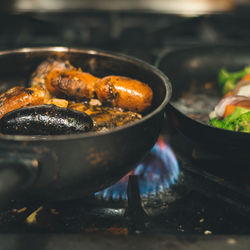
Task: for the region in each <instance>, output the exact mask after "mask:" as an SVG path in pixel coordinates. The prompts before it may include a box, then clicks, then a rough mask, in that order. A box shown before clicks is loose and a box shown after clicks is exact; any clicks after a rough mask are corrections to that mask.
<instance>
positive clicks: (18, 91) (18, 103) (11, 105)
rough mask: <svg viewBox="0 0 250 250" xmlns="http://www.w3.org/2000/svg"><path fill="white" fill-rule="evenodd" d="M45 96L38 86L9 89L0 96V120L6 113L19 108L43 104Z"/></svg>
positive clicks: (44, 92)
mask: <svg viewBox="0 0 250 250" xmlns="http://www.w3.org/2000/svg"><path fill="white" fill-rule="evenodd" d="M45 94H46V91H45V90H44V89H43V88H41V87H39V86H37V87H33V88H24V87H13V88H11V89H10V90H8V91H6V92H5V93H3V94H1V95H0V118H2V117H3V116H4V115H5V114H6V113H8V112H10V111H12V110H15V109H18V108H21V107H25V106H34V105H40V104H43V103H44V99H45Z"/></svg>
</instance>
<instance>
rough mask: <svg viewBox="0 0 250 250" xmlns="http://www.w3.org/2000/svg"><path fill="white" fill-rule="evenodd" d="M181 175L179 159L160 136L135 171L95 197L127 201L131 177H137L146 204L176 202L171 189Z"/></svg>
mask: <svg viewBox="0 0 250 250" xmlns="http://www.w3.org/2000/svg"><path fill="white" fill-rule="evenodd" d="M179 174H180V171H179V165H178V162H177V159H176V158H175V155H174V153H173V151H172V150H171V148H170V147H169V145H167V143H166V140H165V139H164V137H163V136H160V137H159V139H158V142H157V143H156V144H155V146H154V147H153V148H152V150H151V151H150V153H149V154H148V155H147V156H146V157H145V159H144V160H143V161H142V162H141V163H140V164H139V165H138V166H137V167H136V168H135V169H134V170H133V171H131V172H129V173H128V174H127V175H126V176H124V177H123V178H122V179H121V180H120V181H119V182H118V183H116V184H114V185H113V186H111V187H109V188H107V189H105V190H103V191H100V192H97V193H96V194H95V196H96V197H97V198H99V199H104V200H109V199H112V200H121V199H123V200H125V199H127V195H126V189H127V183H128V179H129V176H130V175H136V176H138V183H139V190H140V195H141V197H142V199H143V200H144V201H145V202H147V203H148V202H149V201H153V200H161V201H162V202H167V201H168V200H174V197H173V194H172V192H171V191H170V188H171V187H172V185H174V184H175V182H176V181H177V180H178V178H179ZM171 190H172V189H171Z"/></svg>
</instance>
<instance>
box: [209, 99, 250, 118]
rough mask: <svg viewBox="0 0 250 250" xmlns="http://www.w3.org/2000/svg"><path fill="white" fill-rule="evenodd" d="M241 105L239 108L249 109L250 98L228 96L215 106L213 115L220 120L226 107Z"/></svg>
mask: <svg viewBox="0 0 250 250" xmlns="http://www.w3.org/2000/svg"><path fill="white" fill-rule="evenodd" d="M235 104H241V105H239V106H249V107H250V98H249V97H246V96H241V95H230V96H227V97H224V98H222V99H221V100H220V101H219V103H218V104H217V105H216V106H215V109H214V111H215V114H216V116H217V117H219V118H222V117H223V115H224V113H225V110H226V106H227V105H235Z"/></svg>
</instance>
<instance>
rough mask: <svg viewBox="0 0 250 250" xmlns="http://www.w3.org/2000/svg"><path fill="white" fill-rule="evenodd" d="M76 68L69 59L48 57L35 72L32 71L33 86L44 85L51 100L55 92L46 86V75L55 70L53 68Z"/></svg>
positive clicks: (47, 97) (47, 96)
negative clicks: (62, 59)
mask: <svg viewBox="0 0 250 250" xmlns="http://www.w3.org/2000/svg"><path fill="white" fill-rule="evenodd" d="M74 69H75V68H74V67H73V66H72V65H71V64H70V63H69V61H61V60H53V59H48V60H46V61H44V62H42V63H41V64H40V65H39V66H38V67H37V69H36V70H35V72H33V73H32V76H31V81H30V82H31V86H32V87H36V86H40V87H43V88H44V89H45V91H46V96H45V97H46V99H47V100H49V99H50V98H52V96H51V94H53V92H51V91H49V90H48V89H47V88H46V87H45V79H46V76H47V74H48V73H49V72H51V71H53V70H60V71H62V70H74Z"/></svg>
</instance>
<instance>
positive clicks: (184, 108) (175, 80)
mask: <svg viewBox="0 0 250 250" xmlns="http://www.w3.org/2000/svg"><path fill="white" fill-rule="evenodd" d="M249 64H250V46H247V45H229V44H227V45H212V46H211V45H210V46H200V47H192V48H184V49H180V50H175V51H172V52H169V53H167V54H165V55H163V56H162V57H161V59H160V60H159V62H158V64H157V66H158V68H159V69H160V70H162V71H163V72H164V73H165V74H166V75H167V76H168V77H169V79H170V81H171V83H172V88H173V93H172V98H171V102H170V105H168V107H167V113H168V115H169V116H168V117H169V118H170V120H171V123H172V124H173V125H174V126H175V127H176V128H177V129H178V130H179V131H180V132H181V133H182V134H183V135H184V136H186V137H187V138H188V139H190V142H191V141H192V143H193V142H194V144H195V145H196V146H198V147H201V148H202V149H205V150H207V151H209V152H211V153H213V154H216V155H218V156H220V157H222V158H224V159H227V160H229V161H232V162H234V163H235V162H238V163H239V162H241V163H243V162H248V161H249V158H250V151H249V148H250V134H248V133H242V132H234V131H228V130H224V129H220V128H215V127H212V126H210V125H209V117H208V115H209V113H210V112H211V111H212V110H213V109H214V107H215V105H216V104H217V103H218V101H219V100H220V98H221V96H222V94H221V91H220V89H219V87H218V83H217V76H218V72H219V70H220V69H221V68H222V67H225V68H226V69H228V70H229V71H235V70H240V69H242V68H243V67H245V66H246V65H249Z"/></svg>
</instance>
